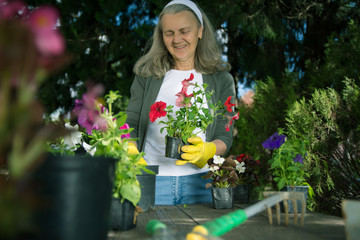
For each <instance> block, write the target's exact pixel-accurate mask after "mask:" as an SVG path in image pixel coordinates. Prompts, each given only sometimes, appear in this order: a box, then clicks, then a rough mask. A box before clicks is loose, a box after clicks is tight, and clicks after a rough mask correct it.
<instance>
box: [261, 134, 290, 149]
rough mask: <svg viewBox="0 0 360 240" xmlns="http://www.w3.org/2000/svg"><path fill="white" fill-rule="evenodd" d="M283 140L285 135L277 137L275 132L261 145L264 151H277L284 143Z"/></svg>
mask: <svg viewBox="0 0 360 240" xmlns="http://www.w3.org/2000/svg"><path fill="white" fill-rule="evenodd" d="M285 138H286V136H285V135H279V134H278V133H277V132H275V133H274V134H273V135H271V136H270V137H269V138H268V139H266V140H265V141H264V142H263V143H262V145H263V147H264V148H265V149H268V150H274V149H278V148H279V147H280V146H281V145H282V144H283V143H284V142H285Z"/></svg>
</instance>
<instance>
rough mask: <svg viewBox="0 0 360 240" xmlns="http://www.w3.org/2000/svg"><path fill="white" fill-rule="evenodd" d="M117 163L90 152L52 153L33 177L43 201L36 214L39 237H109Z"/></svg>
mask: <svg viewBox="0 0 360 240" xmlns="http://www.w3.org/2000/svg"><path fill="white" fill-rule="evenodd" d="M114 163H115V161H114V160H113V159H109V158H104V157H91V156H90V155H81V156H79V155H75V156H49V157H48V158H47V159H46V160H45V161H44V163H43V164H42V165H41V166H40V167H39V168H38V169H37V170H36V171H35V173H34V175H33V176H32V183H33V184H34V186H35V192H36V194H37V197H38V198H39V199H40V201H41V202H42V203H43V204H42V206H41V207H40V208H39V211H37V212H36V214H35V216H34V222H35V225H36V226H37V233H36V236H37V238H36V239H52V240H82V239H83V240H99V239H106V238H107V232H108V226H109V221H110V205H111V195H112V187H113V181H114Z"/></svg>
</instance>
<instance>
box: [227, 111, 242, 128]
mask: <svg viewBox="0 0 360 240" xmlns="http://www.w3.org/2000/svg"><path fill="white" fill-rule="evenodd" d="M225 117H226V118H227V119H228V120H229V121H228V123H227V124H226V125H225V131H230V127H231V125H232V124H233V121H234V120H239V112H238V113H237V114H235V115H234V116H233V117H230V116H228V115H225Z"/></svg>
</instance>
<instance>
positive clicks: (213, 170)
mask: <svg viewBox="0 0 360 240" xmlns="http://www.w3.org/2000/svg"><path fill="white" fill-rule="evenodd" d="M217 170H219V167H218V166H213V167H210V171H212V172H215V171H217Z"/></svg>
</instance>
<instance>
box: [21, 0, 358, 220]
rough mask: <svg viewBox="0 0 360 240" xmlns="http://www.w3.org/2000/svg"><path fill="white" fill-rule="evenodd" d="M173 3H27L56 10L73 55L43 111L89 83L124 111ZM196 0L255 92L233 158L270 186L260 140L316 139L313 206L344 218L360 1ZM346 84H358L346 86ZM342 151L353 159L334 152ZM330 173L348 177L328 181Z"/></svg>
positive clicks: (69, 103) (45, 93) (354, 121)
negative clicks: (246, 162)
mask: <svg viewBox="0 0 360 240" xmlns="http://www.w3.org/2000/svg"><path fill="white" fill-rule="evenodd" d="M167 2H168V0H166V1H165V0H159V1H157V0H132V1H130V0H126V1H110V0H92V1H86V0H78V1H69V0H28V1H26V3H27V4H28V5H33V6H38V5H41V4H51V5H54V6H56V7H57V8H58V9H59V11H60V14H61V31H62V33H63V34H64V36H65V37H66V42H67V51H68V52H69V53H71V54H72V56H73V61H72V62H71V64H70V65H69V66H68V67H67V68H66V69H64V70H63V71H61V72H59V73H58V74H57V75H54V76H52V77H51V78H50V79H48V81H46V82H45V83H44V84H43V86H42V88H41V91H40V92H39V97H40V99H41V100H42V102H43V103H44V106H45V107H46V110H47V112H48V113H49V114H50V113H52V112H54V111H55V110H57V109H58V108H61V110H62V113H66V112H67V111H69V110H70V109H71V108H72V107H73V102H74V100H75V99H76V98H79V97H80V96H81V94H82V93H83V92H84V91H85V89H86V84H85V82H86V81H88V80H92V81H93V82H96V83H98V82H99V83H102V84H104V86H105V87H106V92H108V91H109V90H114V91H115V90H119V92H120V93H121V94H122V95H123V96H124V98H123V103H122V104H120V105H119V106H117V107H118V108H121V109H123V108H125V106H126V103H127V98H128V97H129V94H130V93H129V89H130V86H131V83H132V80H133V77H134V76H133V72H132V68H133V65H134V64H135V61H136V60H137V59H138V58H139V57H140V56H141V55H142V54H143V53H144V50H145V47H146V42H147V41H148V40H149V39H150V38H151V35H152V31H153V28H154V26H155V23H156V20H157V18H156V16H157V15H158V14H159V13H160V11H161V10H162V8H163V7H164V6H165V4H166V3H167ZM195 2H196V3H197V4H198V5H199V6H200V7H201V8H202V9H203V10H204V11H205V12H206V14H207V15H208V17H209V18H210V20H211V21H212V23H213V25H214V27H215V29H217V30H218V33H219V36H222V37H226V38H225V39H226V41H224V39H220V38H219V44H220V45H221V47H222V49H223V52H224V54H225V55H226V56H227V59H228V61H229V63H230V64H231V65H232V70H231V74H232V75H233V76H234V78H235V82H236V83H244V84H245V85H246V86H248V87H252V88H254V90H255V92H256V94H255V96H254V100H255V101H254V104H253V107H252V108H248V107H245V106H242V107H239V111H240V116H241V118H240V119H239V121H237V123H236V127H237V136H236V137H235V141H234V146H233V147H232V149H231V153H233V154H240V153H245V152H247V153H249V154H251V155H252V156H253V157H254V158H257V159H259V160H260V161H261V162H262V165H263V168H262V173H261V176H262V178H261V181H262V183H263V186H265V185H266V184H267V183H268V180H269V178H270V177H271V176H270V174H269V172H268V170H267V169H268V165H267V159H268V156H267V154H266V152H265V151H264V150H263V148H262V145H261V143H262V142H263V141H264V140H265V139H267V138H268V137H269V136H270V135H272V134H273V133H274V132H275V131H276V129H277V128H279V127H281V128H284V129H286V131H287V132H289V133H290V134H291V135H293V136H296V135H298V134H308V135H307V136H308V137H309V138H310V139H312V140H313V141H312V144H313V145H312V148H311V149H310V151H309V160H308V161H310V163H307V164H309V166H311V169H310V168H309V171H310V170H311V172H310V174H311V179H310V180H311V182H310V183H312V184H313V187H314V190H315V192H316V193H317V195H316V199H315V201H316V202H315V203H314V208H315V209H316V210H319V211H324V212H328V213H334V214H339V204H340V200H341V199H343V198H346V197H348V198H355V199H359V198H360V197H359V192H360V191H359V183H358V182H357V181H356V180H354V178H359V177H360V176H359V175H360V174H359V172H360V170H359V167H358V162H359V156H358V152H359V146H360V145H359V144H358V141H359V139H358V135H357V134H358V129H359V126H358V124H359V122H358V119H359V118H358V114H359V107H358V106H359V104H357V105H356V104H355V103H358V101H359V100H358V95H356V94H355V93H356V91H357V90H356V89H357V88H356V87H355V85H356V84H357V85H356V86H358V83H359V70H360V69H359V67H360V38H359V37H360V30H359V22H360V18H359V16H360V11H359V9H360V8H359V1H355V0H354V1H350V0H337V1H325V0H294V1H290V0H289V1H279V0H256V1H253V0H251V1H250V0H214V1H207V0H198V1H195ZM105 36H106V37H105ZM346 78H349V79H352V83H350V82H347V83H345V82H344V80H345V79H346ZM350 85H351V86H354V87H353V89H355V90H350V88H349V87H348V86H350ZM307 111H309V113H311V114H307V113H308V112H307ZM299 119H301V121H300V120H299ZM310 133H311V134H310ZM330 146H332V147H330ZM339 146H344V147H343V148H344V149H345V148H346V149H347V150H346V151H348V152H349V153H348V154H345V153H344V152H340V153H336V154H335V153H334V152H332V151H330V149H338V148H339ZM348 156H351V157H348ZM331 159H333V160H331ZM344 159H345V160H346V161H344ZM344 162H346V164H345V163H344ZM343 163H344V164H345V165H343ZM339 164H340V165H339ZM335 169H336V170H335ZM349 169H351V170H349ZM344 172H346V174H345V175H344V174H341V173H344ZM333 173H334V174H335V173H336V174H337V176H339V178H338V179H341V180H344V181H345V180H346V181H345V182H343V183H340V180H338V179H336V180H334V179H335V177H332V178H330V176H333V175H331V174H333ZM347 174H350V175H347ZM334 176H335V175H334ZM349 182H353V183H354V184H352V185H351V186H350V185H347V183H349ZM356 191H357V193H356ZM341 194H342V195H341ZM332 196H334V197H332ZM327 198H329V199H330V200H329V201H328V200H327ZM335 198H336V199H335Z"/></svg>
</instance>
